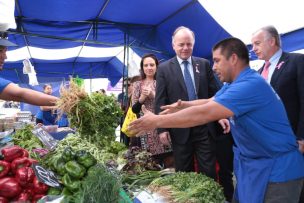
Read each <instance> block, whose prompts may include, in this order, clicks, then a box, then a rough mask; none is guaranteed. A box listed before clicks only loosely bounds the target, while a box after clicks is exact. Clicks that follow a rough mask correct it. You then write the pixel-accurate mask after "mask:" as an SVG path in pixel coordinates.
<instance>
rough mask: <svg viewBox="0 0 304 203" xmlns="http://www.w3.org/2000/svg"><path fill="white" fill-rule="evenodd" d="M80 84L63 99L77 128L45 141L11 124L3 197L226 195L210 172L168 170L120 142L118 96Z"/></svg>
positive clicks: (195, 198) (189, 202)
mask: <svg viewBox="0 0 304 203" xmlns="http://www.w3.org/2000/svg"><path fill="white" fill-rule="evenodd" d="M73 81H76V83H75V82H73ZM81 84H82V83H81V80H79V81H78V82H77V80H71V81H70V83H69V86H67V87H63V88H61V97H60V99H59V102H58V107H59V112H61V113H66V114H67V115H68V119H69V121H70V125H71V127H72V128H75V129H76V133H75V134H72V133H71V134H68V135H67V136H65V137H64V139H62V140H60V141H57V140H55V141H56V143H55V144H54V148H48V147H47V144H46V143H45V142H43V143H42V142H41V141H40V140H39V139H38V137H39V136H38V135H37V134H35V131H34V130H35V129H37V128H34V127H33V126H31V125H26V126H24V128H23V129H18V130H16V131H15V133H13V131H12V133H13V134H12V140H13V144H14V146H9V147H5V148H2V149H1V155H0V203H2V202H3V203H6V202H19V203H21V202H26V203H28V202H31V203H35V202H37V201H38V200H40V199H41V198H43V200H42V202H46V203H48V200H51V199H54V198H55V199H56V198H57V200H58V201H59V198H61V199H62V200H61V202H63V203H96V202H98V203H131V202H132V200H131V198H134V199H135V198H136V197H137V196H136V195H138V194H139V193H140V192H141V191H149V192H150V193H157V194H159V195H160V196H163V197H164V200H165V202H168V203H169V202H170V203H196V202H202V203H204V202H208V203H212V202H214V203H222V202H224V200H225V198H224V195H223V191H222V188H221V187H220V186H219V185H218V184H217V183H216V182H215V181H214V180H213V179H210V178H208V177H206V176H204V175H202V174H196V173H180V172H178V173H175V171H174V170H170V169H163V168H162V167H161V166H160V165H159V164H158V163H157V162H156V161H155V159H154V158H153V156H152V154H151V153H149V152H147V151H145V150H142V149H140V148H139V147H131V148H129V149H127V148H126V146H125V145H124V144H123V143H120V142H117V141H115V138H116V136H115V129H116V127H117V126H118V124H119V121H120V117H121V116H122V111H121V110H120V106H119V105H118V103H117V101H116V100H115V98H114V96H106V95H103V94H100V93H93V94H91V95H88V94H87V93H86V92H85V91H84V89H83V88H82V86H81ZM33 132H34V133H33ZM37 136H38V137H37ZM48 138H49V137H48ZM51 138H52V139H53V137H51ZM49 139H50V138H49ZM38 168H39V170H38ZM41 173H42V176H43V178H42V177H41ZM36 175H37V176H38V177H36ZM45 177H46V178H45ZM44 178H45V179H44ZM46 180H47V181H46ZM40 181H42V182H40ZM52 183H56V184H52ZM46 184H48V185H49V186H48V185H46ZM135 200H136V199H135ZM151 201H152V200H151Z"/></svg>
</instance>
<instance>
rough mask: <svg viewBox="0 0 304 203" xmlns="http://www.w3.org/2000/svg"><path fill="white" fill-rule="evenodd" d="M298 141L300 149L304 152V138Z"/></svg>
mask: <svg viewBox="0 0 304 203" xmlns="http://www.w3.org/2000/svg"><path fill="white" fill-rule="evenodd" d="M297 142H298V144H299V151H300V152H301V153H302V154H304V140H298V141H297Z"/></svg>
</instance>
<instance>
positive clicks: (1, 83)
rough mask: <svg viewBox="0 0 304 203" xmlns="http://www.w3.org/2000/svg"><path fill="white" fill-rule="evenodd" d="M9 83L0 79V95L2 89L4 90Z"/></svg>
mask: <svg viewBox="0 0 304 203" xmlns="http://www.w3.org/2000/svg"><path fill="white" fill-rule="evenodd" d="M10 83H11V81H9V80H5V79H3V78H0V93H2V91H3V90H4V88H6V86H7V85H8V84H10Z"/></svg>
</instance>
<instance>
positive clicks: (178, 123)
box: [156, 100, 233, 128]
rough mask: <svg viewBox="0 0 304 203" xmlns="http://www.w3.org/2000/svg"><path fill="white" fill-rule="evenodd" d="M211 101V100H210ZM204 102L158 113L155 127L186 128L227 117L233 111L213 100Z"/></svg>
mask: <svg viewBox="0 0 304 203" xmlns="http://www.w3.org/2000/svg"><path fill="white" fill-rule="evenodd" d="M210 101H211V100H210ZM207 103H208V102H205V104H204V105H197V106H193V107H191V108H186V109H183V110H181V111H178V112H176V113H172V114H167V115H159V116H157V118H156V127H157V128H188V127H194V126H198V125H203V124H206V123H209V122H211V121H216V120H219V119H221V118H227V117H230V116H232V115H233V113H232V112H231V111H230V110H229V109H227V108H225V107H223V106H221V105H219V104H216V103H215V102H210V103H208V104H207Z"/></svg>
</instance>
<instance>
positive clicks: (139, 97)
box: [132, 54, 173, 167]
mask: <svg viewBox="0 0 304 203" xmlns="http://www.w3.org/2000/svg"><path fill="white" fill-rule="evenodd" d="M157 66H158V60H157V58H156V56H155V55H154V54H146V55H144V56H143V57H142V58H141V62H140V73H141V80H140V81H137V82H135V83H134V85H133V94H132V111H133V112H134V113H136V114H137V115H139V116H138V117H140V116H141V115H142V112H141V106H142V105H143V104H144V105H145V106H146V108H147V109H149V110H150V111H152V112H154V106H155V88H156V80H155V78H156V70H157ZM140 140H141V148H142V149H145V150H147V151H148V152H150V153H151V154H152V155H153V156H154V157H155V158H156V159H157V160H159V162H160V163H161V164H164V165H165V167H171V166H172V162H173V160H172V158H173V157H172V156H171V159H170V158H169V157H170V154H171V152H172V148H171V146H170V144H168V145H164V144H162V143H161V141H160V139H159V136H158V133H157V131H156V129H153V130H151V131H149V132H147V133H145V135H142V136H141V137H140Z"/></svg>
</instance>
